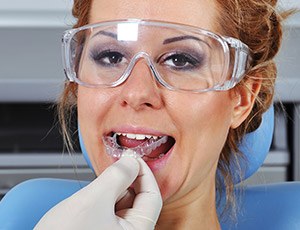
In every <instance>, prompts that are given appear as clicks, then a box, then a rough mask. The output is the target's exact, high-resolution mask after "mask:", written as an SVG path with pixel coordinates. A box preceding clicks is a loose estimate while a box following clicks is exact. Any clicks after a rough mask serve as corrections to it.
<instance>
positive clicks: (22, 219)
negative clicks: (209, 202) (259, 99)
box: [0, 108, 300, 230]
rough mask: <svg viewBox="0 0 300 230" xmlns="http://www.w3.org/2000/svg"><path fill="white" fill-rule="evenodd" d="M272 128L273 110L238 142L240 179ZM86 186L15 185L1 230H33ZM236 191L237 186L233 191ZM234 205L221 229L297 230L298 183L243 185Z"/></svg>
mask: <svg viewBox="0 0 300 230" xmlns="http://www.w3.org/2000/svg"><path fill="white" fill-rule="evenodd" d="M273 125H274V111H273V108H271V109H270V110H268V111H267V112H266V113H265V114H264V117H263V122H262V124H261V126H260V127H259V128H258V129H257V130H256V131H255V132H253V133H250V134H248V135H247V136H246V137H245V138H244V140H243V142H242V143H241V146H240V148H241V151H243V152H244V153H246V157H247V162H248V163H245V162H242V161H241V167H242V168H243V167H244V168H247V170H246V173H245V176H244V178H242V179H243V180H245V179H246V178H247V177H249V176H251V175H252V174H253V173H254V172H256V171H257V170H258V168H259V167H260V166H261V164H262V163H263V161H264V159H265V157H266V155H267V153H268V151H269V148H270V144H271V140H272V133H273ZM80 142H81V147H82V152H83V154H84V157H85V158H86V160H87V162H88V164H89V165H90V162H89V159H88V156H87V153H86V150H85V148H84V145H83V143H82V140H81V139H80ZM251 153H255V154H251ZM90 166H91V165H90ZM235 182H236V183H238V182H239V178H235ZM88 183H89V182H88V181H76V180H63V179H49V178H44V179H32V180H28V181H25V182H23V183H21V184H19V185H17V186H15V187H14V188H13V189H11V190H10V191H9V192H8V193H7V194H6V196H5V197H4V198H3V199H2V201H1V202H0V230H2V229H5V230H17V229H18V230H19V229H24V230H26V229H33V227H34V226H35V224H36V223H37V222H38V221H39V220H40V218H41V217H42V216H43V215H44V214H45V213H46V212H47V211H48V210H49V209H50V208H51V207H53V206H54V205H56V204H57V203H58V202H60V201H61V200H63V199H65V198H67V197H69V196H70V195H72V194H73V193H75V192H76V191H78V190H79V189H81V188H82V187H84V186H86V185H87V184H88ZM239 190H240V188H239V187H238V186H237V188H236V191H237V192H238V191H239ZM223 203H224V201H223ZM237 205H238V207H239V208H238V210H239V211H238V213H237V219H236V221H235V220H231V219H227V220H224V221H223V222H222V219H221V226H222V230H229V229H230V230H260V229H262V230H269V229H270V230H299V229H300V183H297V182H285V183H278V184H270V185H258V186H246V187H244V188H243V192H242V193H241V197H240V198H238V199H237ZM220 208H222V200H221V205H220Z"/></svg>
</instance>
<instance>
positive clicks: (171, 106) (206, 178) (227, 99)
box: [78, 0, 238, 202]
mask: <svg viewBox="0 0 300 230" xmlns="http://www.w3.org/2000/svg"><path fill="white" fill-rule="evenodd" d="M216 16H217V11H216V7H215V5H214V2H213V1H210V0H190V1H182V0H165V1H157V0H144V1H140V0H110V1H106V0H94V1H93V3H92V7H91V12H90V21H89V22H90V23H96V22H101V21H107V20H116V19H127V18H143V19H151V20H162V21H168V22H177V23H183V24H188V25H193V26H198V27H201V28H204V29H207V30H211V31H213V32H218V31H217V30H216V27H217V26H216V25H217V24H218V22H217V21H216ZM147 48H149V47H147ZM150 48H151V47H150ZM237 101H238V100H237V97H233V93H232V92H229V91H224V92H206V93H199V94H197V93H189V92H178V91H170V90H168V89H166V88H164V87H163V86H161V85H159V83H157V82H156V81H155V79H154V77H153V76H152V74H151V72H150V69H149V67H148V66H147V64H146V62H145V61H139V62H138V63H137V64H136V65H135V67H134V69H133V71H132V72H131V75H130V76H129V78H128V79H127V80H126V81H125V82H124V83H123V84H121V85H119V86H117V87H115V88H98V89H94V88H87V87H83V86H78V116H79V123H80V127H81V133H82V136H83V140H84V143H85V146H86V149H87V151H88V153H89V157H90V160H91V162H92V165H93V167H94V171H95V173H96V174H97V175H99V174H100V173H101V172H102V171H103V170H104V169H105V168H107V167H108V166H109V165H111V164H112V163H113V162H114V161H115V159H113V158H112V157H110V156H109V155H108V154H107V153H106V152H105V147H104V144H103V142H102V138H103V136H105V135H109V134H111V133H112V132H113V133H115V132H117V133H122V134H142V135H143V134H144V135H154V136H169V137H172V138H173V139H174V140H175V144H174V145H172V144H173V143H171V142H167V144H165V145H166V146H163V147H161V148H162V149H163V150H162V151H167V154H165V155H164V156H163V157H162V158H155V159H152V160H151V161H147V163H148V165H149V166H150V168H151V169H152V171H153V173H154V175H155V177H156V179H157V182H158V184H159V187H160V190H161V193H162V195H163V199H164V200H165V202H171V201H175V200H178V199H179V198H182V197H184V196H185V195H187V194H189V195H191V194H194V195H195V196H201V195H203V194H205V193H213V191H214V181H215V172H216V167H217V163H218V159H219V155H220V152H221V150H222V147H223V145H224V143H225V140H226V137H227V134H228V130H229V128H230V127H231V126H234V125H235V124H236V123H237V122H238V121H237V118H236V116H235V107H236V105H237V103H238V102H237ZM123 138H124V140H123V143H131V141H132V140H130V138H132V137H130V135H127V136H126V135H125V137H123ZM169 139H171V138H169ZM133 142H134V141H133ZM171 145H172V147H171ZM170 147H171V149H170V150H169V148H170Z"/></svg>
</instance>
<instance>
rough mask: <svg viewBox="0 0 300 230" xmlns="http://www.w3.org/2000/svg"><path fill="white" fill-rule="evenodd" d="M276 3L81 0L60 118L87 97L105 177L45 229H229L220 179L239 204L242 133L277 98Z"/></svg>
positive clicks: (93, 142) (83, 125)
mask: <svg viewBox="0 0 300 230" xmlns="http://www.w3.org/2000/svg"><path fill="white" fill-rule="evenodd" d="M276 2H277V1H275V0H266V1H261V0H248V1H233V0H225V1H224V0H215V1H207V0H191V1H180V0H175V1H174V0H172V1H154V0H145V1H140V0H130V1H129V0H113V1H104V0H94V1H90V0H84V1H83V0H75V1H74V8H73V14H74V16H75V17H76V18H77V19H78V21H77V24H76V25H75V28H78V27H81V28H80V29H79V30H75V31H72V32H69V33H66V34H65V36H64V45H65V65H66V73H67V75H68V78H69V80H70V81H71V82H69V83H67V84H66V86H65V90H64V94H63V96H62V100H61V103H60V110H61V118H62V121H63V124H65V123H64V121H65V119H66V114H68V113H70V111H69V109H71V108H73V107H74V106H76V107H77V111H78V121H79V125H80V135H81V137H82V140H83V143H84V147H85V148H86V150H87V153H88V156H89V160H90V162H91V165H92V167H93V169H94V172H95V174H96V175H97V176H98V178H97V179H96V180H95V181H94V182H92V183H91V184H90V185H89V186H88V187H86V188H85V189H83V190H82V191H79V192H78V193H77V194H76V195H75V196H72V197H71V198H69V199H67V200H65V201H63V202H62V203H60V204H59V205H58V206H56V207H55V208H54V209H52V210H51V211H50V212H49V213H47V214H46V215H45V216H44V218H43V219H42V220H41V221H40V222H39V224H38V225H37V228H41V229H44V228H46V227H49V228H52V229H53V228H55V226H56V227H59V226H64V227H63V229H76V228H77V229H80V228H81V226H83V225H82V223H84V224H85V225H84V226H85V227H84V228H88V229H108V227H109V228H112V229H114V228H116V229H123V228H124V229H127V228H128V229H131V228H132V229H152V228H154V226H155V229H167V228H170V227H171V228H172V229H220V224H219V220H218V215H217V212H216V190H217V189H219V190H220V188H221V187H220V186H221V184H223V183H225V190H226V194H227V202H228V203H229V204H230V203H231V204H232V188H233V183H232V179H231V178H232V177H231V176H230V175H231V172H230V167H229V165H230V164H231V163H230V162H234V161H235V159H236V158H237V156H238V154H239V152H238V148H237V144H238V143H239V141H240V139H241V138H242V137H243V135H244V134H245V133H246V132H250V131H252V130H254V129H256V128H257V126H258V125H259V124H260V121H261V115H262V113H263V112H264V111H265V110H266V109H267V108H268V107H269V106H270V104H271V102H272V97H273V92H274V80H275V77H276V68H275V64H274V61H273V58H274V56H275V54H276V53H277V51H278V48H279V46H280V41H281V24H280V21H281V18H280V16H279V15H278V14H277V13H276V12H275V10H274V8H275V5H276ZM124 19H125V20H124ZM128 19H133V20H129V21H128ZM142 19H143V20H142ZM115 20H117V21H115ZM85 25H89V26H87V27H82V26H85ZM124 31H125V32H124ZM218 35H221V36H223V37H222V38H221V37H219V36H218ZM229 37H231V38H229ZM233 38H236V39H233ZM237 39H238V40H237ZM72 81H73V82H72ZM74 82H75V84H74ZM66 138H67V139H68V136H67V137H66ZM145 142H146V144H143V143H145ZM155 143H156V144H155ZM145 145H146V146H145ZM153 145H155V146H154V147H153ZM156 145H159V146H156ZM149 146H150V147H149ZM127 149H133V151H131V152H130V153H129V155H134V156H135V157H122V158H121V160H119V161H117V158H119V157H120V156H121V155H122V154H123V152H125V153H126V154H125V155H128V151H125V150H127ZM149 149H150V150H149ZM136 155H141V156H142V157H143V158H142V159H141V158H140V157H138V156H136ZM135 158H137V159H135ZM114 162H116V163H114ZM145 162H146V164H145ZM149 168H150V169H151V171H150V170H149ZM105 169H107V170H105ZM217 170H219V172H220V173H218V174H217ZM234 173H237V172H234ZM217 175H220V177H221V179H220V178H218V180H216V177H217ZM153 176H154V177H153ZM120 177H121V178H120ZM154 178H155V179H154ZM132 182H133V183H132ZM156 183H157V184H156ZM157 185H158V188H159V191H160V194H161V197H160V195H159V192H158V188H157ZM128 188H129V189H128ZM108 193H109V194H112V195H111V196H112V197H109V198H108V195H107V194H108ZM161 198H162V201H163V205H162V207H161ZM118 201H119V202H118ZM116 202H118V203H117V206H116V209H115V210H114V207H115V203H116ZM133 202H134V204H132V203H133ZM132 206H133V207H132ZM115 214H116V215H115ZM54 223H55V224H56V225H54ZM87 224H88V227H87Z"/></svg>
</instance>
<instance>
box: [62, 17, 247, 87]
mask: <svg viewBox="0 0 300 230" xmlns="http://www.w3.org/2000/svg"><path fill="white" fill-rule="evenodd" d="M62 48H63V64H64V70H65V73H66V76H67V78H68V80H69V81H71V82H76V83H78V84H80V85H83V86H86V87H116V86H118V85H120V84H122V83H123V82H124V81H126V79H127V78H128V77H129V76H130V74H131V72H132V70H133V69H134V68H135V66H136V65H137V63H138V62H139V61H140V60H144V63H146V64H147V65H148V66H149V69H150V71H151V73H152V75H153V77H154V78H155V79H156V80H157V82H159V83H160V84H161V85H163V86H164V87H166V88H168V89H170V90H183V91H192V92H206V91H212V90H228V89H230V88H232V87H234V86H235V85H236V84H237V83H238V82H239V81H240V80H241V79H242V78H243V76H244V75H245V72H246V71H247V69H248V68H249V65H250V59H251V58H250V56H249V49H248V47H247V45H245V44H244V43H242V42H241V41H240V40H238V39H235V38H232V37H225V36H220V35H217V34H214V33H212V32H210V31H207V30H203V29H200V28H197V27H192V26H186V25H181V24H174V23H167V22H160V21H151V20H139V19H129V20H118V21H107V22H101V23H97V24H91V25H86V26H83V27H79V28H75V29H70V30H67V31H65V32H64V34H63V39H62Z"/></svg>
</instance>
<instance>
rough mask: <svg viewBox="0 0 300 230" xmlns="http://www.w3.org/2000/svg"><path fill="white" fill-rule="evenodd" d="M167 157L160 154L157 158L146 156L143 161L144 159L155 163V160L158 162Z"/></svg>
mask: <svg viewBox="0 0 300 230" xmlns="http://www.w3.org/2000/svg"><path fill="white" fill-rule="evenodd" d="M165 155H166V154H164V153H161V154H159V156H158V157H155V158H152V157H147V156H144V157H143V159H144V160H145V161H155V160H158V159H161V158H163V157H164V156H165Z"/></svg>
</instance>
